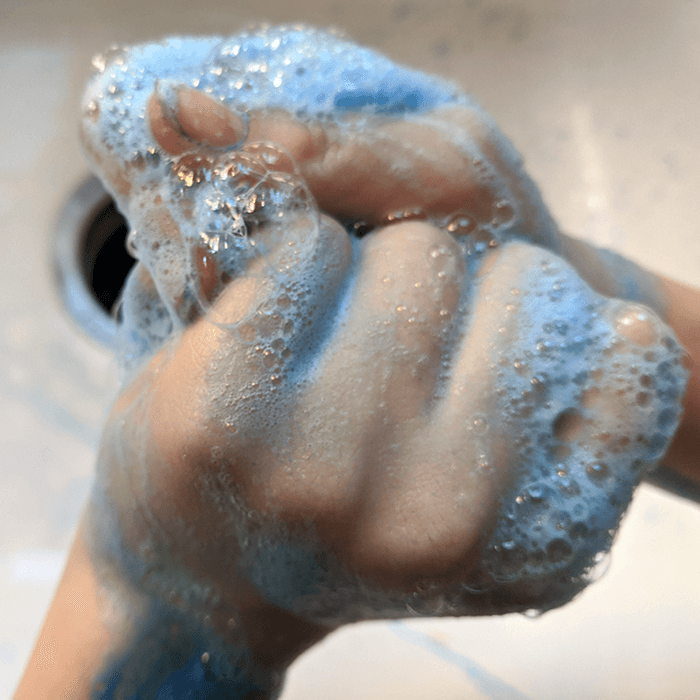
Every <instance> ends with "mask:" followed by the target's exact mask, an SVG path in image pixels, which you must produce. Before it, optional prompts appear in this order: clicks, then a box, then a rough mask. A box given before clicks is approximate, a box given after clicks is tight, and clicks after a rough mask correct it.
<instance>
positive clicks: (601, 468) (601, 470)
mask: <svg viewBox="0 0 700 700" xmlns="http://www.w3.org/2000/svg"><path fill="white" fill-rule="evenodd" d="M609 473H610V470H609V468H608V465H607V464H605V462H591V464H589V465H588V466H587V467H586V474H588V476H589V477H590V478H591V479H593V480H594V481H602V480H603V479H605V477H606V476H608V474H609Z"/></svg>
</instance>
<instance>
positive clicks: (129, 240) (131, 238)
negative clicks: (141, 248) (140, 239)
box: [124, 228, 138, 258]
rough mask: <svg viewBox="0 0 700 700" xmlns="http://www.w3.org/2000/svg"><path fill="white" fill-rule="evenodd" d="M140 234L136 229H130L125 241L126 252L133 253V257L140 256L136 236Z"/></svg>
mask: <svg viewBox="0 0 700 700" xmlns="http://www.w3.org/2000/svg"><path fill="white" fill-rule="evenodd" d="M137 235H138V232H137V230H136V229H133V228H132V229H129V233H128V234H127V236H126V239H125V241H124V247H125V248H126V252H127V253H129V255H131V257H132V258H138V254H137V252H136V236H137Z"/></svg>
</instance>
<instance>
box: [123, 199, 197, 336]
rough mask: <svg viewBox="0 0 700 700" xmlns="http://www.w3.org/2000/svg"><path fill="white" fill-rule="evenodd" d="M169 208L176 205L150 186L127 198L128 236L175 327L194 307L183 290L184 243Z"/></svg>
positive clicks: (186, 319)
mask: <svg viewBox="0 0 700 700" xmlns="http://www.w3.org/2000/svg"><path fill="white" fill-rule="evenodd" d="M156 202H157V203H156ZM173 211H175V212H177V209H174V208H173V207H172V205H171V204H170V202H167V201H164V200H163V198H162V197H160V196H156V195H155V194H154V192H153V191H152V190H151V189H143V190H139V192H137V193H135V194H133V195H132V197H131V200H130V202H129V221H130V224H131V227H132V229H131V235H130V240H131V242H132V245H133V247H134V248H135V252H136V256H137V258H138V260H139V261H140V262H141V263H142V264H143V265H144V266H145V267H146V268H147V269H148V272H149V275H150V278H151V282H152V284H153V285H155V288H156V289H157V290H158V293H159V295H160V298H161V301H162V303H163V304H164V305H165V307H166V308H167V309H168V311H169V313H170V316H171V319H172V323H173V327H174V328H175V329H178V328H180V327H182V325H184V324H186V323H189V322H190V321H191V320H192V314H193V313H195V314H196V313H197V312H198V311H197V309H194V308H193V305H194V304H195V299H194V298H192V297H191V295H188V294H187V286H188V281H187V275H188V269H187V254H186V247H185V243H184V241H183V237H182V230H181V225H180V223H179V222H178V221H177V220H176V219H175V218H174V216H173ZM177 213H181V212H177Z"/></svg>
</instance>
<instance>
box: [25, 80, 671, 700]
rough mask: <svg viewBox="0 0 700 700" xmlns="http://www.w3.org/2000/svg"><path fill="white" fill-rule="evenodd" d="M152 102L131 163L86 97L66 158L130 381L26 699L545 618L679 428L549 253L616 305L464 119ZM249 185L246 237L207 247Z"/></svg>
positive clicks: (628, 339) (597, 302)
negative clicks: (350, 637) (407, 622)
mask: <svg viewBox="0 0 700 700" xmlns="http://www.w3.org/2000/svg"><path fill="white" fill-rule="evenodd" d="M166 92H167V90H165V89H163V90H161V87H159V86H156V90H155V91H154V92H153V94H152V95H151V96H150V98H149V100H148V102H147V108H146V117H147V119H148V123H149V126H150V133H151V135H152V138H153V149H152V155H153V159H152V160H151V161H149V160H148V158H147V157H146V158H145V157H144V155H143V154H142V155H140V156H139V157H138V158H135V159H133V158H132V159H125V158H121V157H120V156H119V155H118V154H116V153H115V152H114V151H113V150H112V149H110V148H109V147H108V145H107V144H106V142H105V140H104V139H102V138H101V134H100V132H99V129H98V126H97V125H98V123H99V113H100V109H101V106H100V103H99V101H96V100H97V99H98V95H97V94H94V95H93V94H91V93H89V94H88V100H89V101H90V102H89V104H90V105H94V108H93V107H90V108H89V109H88V113H87V116H86V119H85V121H84V123H83V140H84V143H85V146H86V150H87V151H88V152H89V153H90V154H91V157H92V159H93V162H94V164H95V165H96V167H97V169H98V170H99V171H100V172H101V174H102V176H103V177H104V179H105V180H106V182H107V184H108V186H109V187H110V189H111V191H112V192H113V193H114V194H115V196H116V198H117V200H118V203H119V205H120V207H121V208H122V210H123V211H124V212H125V213H127V215H128V217H129V220H130V222H131V223H132V226H133V225H135V229H136V232H135V234H134V244H135V246H136V250H137V253H138V257H139V259H140V262H139V264H138V265H137V266H136V268H135V270H134V272H133V274H132V276H131V278H130V280H129V283H128V285H127V289H126V291H125V296H124V302H123V303H124V313H125V318H126V322H125V328H126V329H127V331H128V335H129V338H128V342H129V343H131V346H130V347H131V350H130V352H132V356H131V366H132V374H131V380H130V382H129V383H128V385H127V386H126V387H125V389H124V390H123V392H122V393H121V395H120V397H119V398H118V400H117V402H116V403H115V406H114V409H113V411H112V414H111V416H110V418H109V420H108V423H107V425H106V427H105V432H104V436H103V440H102V446H101V450H100V458H99V465H98V479H97V482H96V486H95V490H94V493H93V498H92V500H91V504H90V508H89V509H88V511H87V513H86V517H85V518H84V521H83V524H82V527H81V529H80V531H79V533H78V537H77V540H76V544H75V546H74V550H73V554H72V558H71V560H70V561H69V564H68V568H67V570H66V574H65V577H64V580H63V582H62V584H61V587H60V589H59V593H58V595H57V598H56V602H55V603H54V606H53V608H52V612H51V613H50V615H49V618H48V619H47V625H46V627H45V630H44V633H42V634H44V635H46V634H49V632H47V630H51V629H55V628H57V627H58V628H61V629H65V630H66V631H65V633H64V638H65V639H66V640H68V641H67V642H66V643H65V644H64V646H63V647H62V648H61V649H62V656H60V659H61V663H60V664H59V666H58V668H60V669H62V671H63V676H65V678H64V679H61V680H56V679H55V678H54V677H53V676H51V675H50V670H49V671H47V670H46V669H44V670H39V671H37V670H36V669H35V670H34V671H32V673H29V672H28V675H27V676H26V678H25V683H24V685H23V687H22V688H21V690H20V693H21V692H22V691H24V692H25V697H32V696H34V697H35V696H36V695H37V691H36V688H45V687H47V685H48V684H51V685H53V686H55V687H56V688H58V687H59V685H60V684H61V683H63V685H60V692H64V690H65V689H66V688H69V686H70V687H71V688H73V690H71V692H72V693H73V694H74V695H75V696H76V697H87V696H88V695H87V693H89V692H90V691H89V689H87V686H86V688H84V689H81V690H80V691H77V690H75V687H76V686H75V685H74V684H73V685H71V683H74V681H73V680H71V679H74V678H75V677H76V676H77V675H79V674H84V673H85V672H86V671H85V669H89V668H95V667H98V668H102V669H108V672H107V675H105V676H104V677H105V678H108V677H109V674H110V673H111V672H112V670H114V669H116V670H117V671H118V673H119V674H121V677H122V678H123V679H124V683H132V685H133V687H134V688H137V687H141V686H140V685H139V684H141V683H145V682H149V683H151V684H153V683H156V685H154V686H153V688H160V687H164V686H163V683H167V682H169V681H167V678H169V676H167V675H166V676H163V678H160V677H158V678H156V677H155V676H154V675H153V674H156V675H157V673H159V671H158V669H162V668H165V669H166V671H164V672H166V673H170V671H171V670H172V669H173V668H175V667H177V668H178V669H179V668H180V666H178V665H177V664H181V662H182V658H181V657H182V655H183V654H184V655H185V657H186V656H187V654H190V653H191V654H194V656H192V658H193V659H194V664H195V666H196V669H199V671H201V669H202V668H208V667H209V664H210V661H212V662H215V663H216V664H218V669H219V671H220V670H221V669H222V668H224V672H223V675H222V677H223V676H225V675H226V673H228V671H226V668H229V670H230V671H231V673H230V674H229V675H228V676H226V677H227V678H233V677H238V676H240V673H239V670H240V669H243V668H245V669H246V672H247V674H248V675H247V676H246V677H251V678H253V679H254V680H255V683H257V684H258V685H257V686H256V687H258V688H259V689H262V690H259V691H257V690H256V691H252V690H248V691H246V692H248V695H247V696H251V697H253V696H255V697H258V696H260V697H262V695H263V694H264V692H271V689H273V688H275V687H277V686H278V685H279V678H280V677H281V676H280V674H281V673H282V670H283V669H284V667H285V666H286V665H287V664H288V663H289V662H290V661H291V660H292V659H293V658H294V657H295V656H296V655H298V654H299V653H300V652H301V651H302V650H303V649H304V648H305V647H306V646H308V645H310V644H312V643H314V642H315V641H317V640H318V639H320V638H321V637H322V636H323V635H324V634H326V633H327V632H328V631H330V630H331V629H334V628H335V627H337V626H338V625H340V624H343V623H345V622H350V621H354V620H360V619H368V618H381V617H397V616H403V615H406V614H431V615H466V614H491V613H503V612H509V611H516V610H525V609H527V608H531V607H536V608H540V609H548V608H550V607H554V606H556V605H559V604H562V603H563V602H566V601H567V600H569V599H570V598H571V597H572V596H573V595H575V594H576V593H577V592H578V591H579V590H581V588H582V587H583V586H584V585H585V583H586V577H585V573H586V569H587V567H588V566H589V565H590V563H591V562H592V560H593V557H594V555H595V553H596V552H597V551H600V550H601V549H605V548H606V547H607V546H609V544H610V537H611V535H610V533H611V532H613V531H614V529H615V527H616V526H617V523H618V520H619V517H620V514H621V512H622V510H623V509H624V506H625V504H626V503H627V501H628V500H629V497H630V495H631V490H632V488H633V487H634V485H635V483H636V481H637V480H638V478H640V475H641V473H642V471H643V469H644V468H645V460H646V461H654V460H655V459H657V458H658V457H659V456H660V455H661V453H662V451H663V449H664V446H665V444H666V442H667V441H668V440H669V439H670V435H671V434H672V433H673V430H674V428H675V425H676V422H677V420H678V413H679V402H680V400H681V398H682V388H683V386H682V385H683V376H684V372H683V371H682V370H681V369H680V368H678V367H677V365H678V364H679V362H680V359H681V357H680V350H679V348H678V347H677V345H676V344H675V342H674V341H673V339H672V338H671V337H670V336H668V334H667V329H666V328H665V327H664V325H663V324H662V323H661V322H660V321H659V320H658V319H657V318H656V317H655V316H654V314H653V313H651V312H650V311H648V310H646V309H643V308H641V307H639V306H636V305H634V304H631V305H630V304H625V303H623V302H615V301H608V300H605V299H603V298H602V297H599V296H598V295H597V294H596V293H595V292H593V291H592V290H591V289H590V288H588V287H586V286H585V285H584V284H583V283H582V282H581V280H580V279H579V278H578V276H577V275H576V273H575V272H574V270H573V269H572V268H571V267H570V266H569V265H568V264H567V263H565V262H564V261H563V260H561V259H560V258H558V257H557V256H556V255H555V254H554V252H562V253H564V254H565V255H566V256H568V257H569V259H570V260H571V262H573V264H575V265H576V266H577V267H578V269H579V272H581V274H583V275H584V276H585V277H586V279H588V280H589V281H590V282H591V283H592V284H593V285H594V287H595V288H596V289H598V290H599V291H602V292H605V293H608V294H611V293H614V292H615V291H616V290H618V289H619V288H620V280H619V279H617V278H616V276H615V275H614V274H606V272H605V270H602V271H601V270H600V269H599V268H600V265H599V263H600V258H599V257H598V256H597V255H596V254H595V252H592V251H591V250H590V249H589V248H586V247H585V246H582V245H581V244H579V243H576V242H573V241H571V240H569V239H567V238H566V237H564V236H561V235H560V234H559V233H558V232H557V230H556V227H555V226H554V224H553V222H552V221H551V219H550V218H549V216H548V214H547V212H546V209H545V207H544V205H543V204H542V202H541V200H540V198H539V195H538V193H537V191H536V189H535V188H534V186H533V185H532V184H531V183H530V181H529V180H528V179H527V177H526V176H525V175H524V173H523V172H522V169H521V166H520V163H519V162H518V161H517V160H515V159H513V157H512V155H511V154H512V150H511V149H510V148H509V146H508V144H507V143H506V142H505V140H504V139H503V137H502V136H501V135H500V134H499V132H498V130H497V129H496V128H495V126H494V125H493V124H492V123H491V122H490V121H489V120H488V118H487V117H485V116H484V115H483V113H481V112H479V111H476V110H473V109H470V108H467V107H452V108H439V109H435V110H433V111H432V112H430V113H424V114H423V116H421V117H415V116H414V117H411V118H405V119H393V118H391V117H386V116H381V117H379V116H377V117H367V116H365V117H363V118H362V119H359V118H358V117H356V116H355V117H353V116H347V117H345V118H343V119H340V120H339V121H337V122H334V123H332V124H331V123H327V122H322V121H317V122H313V121H305V122H302V121H301V120H299V119H297V118H294V117H292V116H291V115H289V114H286V113H284V112H282V111H257V112H251V113H250V114H235V113H234V112H232V111H229V110H228V109H227V108H225V107H224V106H222V105H221V104H220V103H218V102H217V101H215V100H212V99H211V98H209V97H207V96H206V95H204V94H203V93H200V92H198V91H195V90H191V89H189V88H181V89H177V90H175V92H174V98H173V94H172V90H171V92H170V93H168V94H165V93H166ZM270 143H272V146H271V145H270ZM161 156H163V160H161V159H160V158H161ZM164 163H165V164H170V165H171V167H170V170H169V171H170V173H171V177H170V178H165V179H164V178H163V177H162V174H163V171H164V170H163V167H162V166H163V164H164ZM397 164H400V165H401V167H400V168H398V169H397ZM159 168H160V170H159ZM207 178H208V179H207ZM246 178H248V180H249V183H248V184H249V189H248V194H246V195H245V197H247V198H246V199H244V200H243V199H242V200H240V202H239V203H242V204H244V205H245V211H246V212H247V215H248V218H247V220H246V221H243V224H244V225H245V226H246V227H247V228H246V235H245V236H243V237H242V240H240V241H235V240H229V239H225V238H223V239H222V238H221V237H220V236H219V234H216V233H215V227H214V228H213V229H212V230H210V229H208V228H206V227H205V229H206V230H205V229H203V228H202V224H203V222H204V224H207V225H208V223H210V221H209V219H207V218H206V217H209V216H210V214H213V215H216V216H219V215H222V213H226V212H228V214H231V215H232V216H233V214H238V213H240V212H238V210H237V209H236V210H235V211H234V210H232V209H230V208H229V209H226V206H228V205H227V204H226V203H225V202H224V203H223V204H222V201H221V200H219V199H217V198H218V197H219V196H220V195H221V191H222V190H224V189H226V187H229V185H230V184H231V183H233V185H236V184H240V183H241V182H243V181H244V180H245V179H246ZM226 183H228V184H226ZM251 187H252V189H251ZM256 188H257V189H256ZM265 188H268V189H265ZM275 188H276V189H275ZM253 190H254V191H255V192H256V193H257V194H256V197H257V196H258V194H259V195H260V196H261V197H262V199H260V200H257V199H255V200H254V199H253V198H251V197H249V196H248V195H249V194H250V192H252V191H253ZM309 194H310V195H311V197H308V196H307V195H309ZM277 196H282V197H283V199H284V198H286V199H285V200H284V201H285V203H286V204H293V205H294V206H287V207H282V209H280V210H279V212H281V213H282V214H283V216H282V218H281V219H275V218H274V217H272V216H271V215H270V213H269V212H270V210H272V211H277V210H275V209H274V205H273V204H272V203H273V202H274V201H275V197H277ZM214 200H216V201H214ZM256 202H258V203H257V204H256ZM260 202H264V204H263V205H260ZM316 205H317V206H318V209H317V206H316ZM236 206H237V205H236ZM207 207H208V209H207ZM265 207H268V209H265ZM319 209H320V210H321V211H322V212H324V213H323V214H322V215H320V214H319V213H318V210H319ZM203 217H204V218H203ZM338 220H340V221H343V223H345V224H352V223H359V222H361V223H362V224H363V225H364V226H365V227H366V228H368V229H371V231H370V233H369V234H368V235H367V236H365V237H364V238H362V239H361V240H360V239H352V240H351V238H350V237H349V236H348V234H347V233H346V231H345V229H344V228H343V226H341V225H340V224H339V223H338ZM515 236H517V237H519V238H521V239H526V240H527V241H529V242H528V243H525V242H522V241H521V242H518V241H514V240H512V239H513V237H515ZM222 241H223V243H225V245H223V244H222ZM532 243H535V244H538V246H543V247H545V248H548V249H549V250H543V248H542V247H537V246H535V245H532ZM229 248H230V250H229V252H226V251H227V250H228V249H229ZM222 250H223V252H222ZM610 269H612V266H610V265H608V270H610ZM601 272H602V274H601ZM139 343H141V344H142V347H137V346H138V344H139ZM134 348H136V349H134ZM154 348H157V349H156V350H155V351H154ZM654 384H655V386H652V385H654ZM652 388H653V389H655V390H656V396H657V397H660V396H662V395H663V396H665V397H667V399H668V400H666V403H665V404H663V403H661V402H660V400H656V399H654V398H653V397H652V394H651V393H650V391H651V389H652ZM647 390H649V391H647ZM654 431H656V432H654ZM76 585H78V586H82V587H83V588H86V589H87V588H89V590H90V592H91V595H90V598H89V600H90V605H89V606H88V607H89V609H88V611H87V613H86V614H85V615H82V616H80V617H79V618H78V619H76V618H75V616H70V615H68V614H67V610H68V607H69V602H68V598H69V597H70V596H69V593H70V591H71V590H74V589H75V586H76ZM105 601H107V602H106V603H105ZM108 609H110V610H111V613H110V614H111V617H108V616H106V610H108ZM71 635H72V636H71ZM86 640H89V644H88V646H89V649H88V651H86V652H83V651H81V653H80V654H75V653H74V650H75V648H76V647H77V646H79V645H82V647H85V646H86V643H87V642H86ZM168 640H169V641H168ZM175 640H177V642H176V641H175ZM41 644H42V642H41V641H40V644H39V645H38V647H37V649H38V650H40V649H41ZM178 645H179V646H178ZM149 649H155V650H156V652H157V654H161V653H165V654H166V656H167V659H166V660H165V661H163V659H164V658H165V657H163V656H156V657H154V658H151V657H149V656H148V653H150V652H147V651H144V650H149ZM164 649H173V650H174V651H168V652H167V653H166V652H164V651H163V650H164ZM205 649H206V651H204V650H205ZM209 650H211V653H210V651H209ZM37 654H38V652H35V658H34V660H33V662H32V663H34V666H35V667H39V666H41V663H40V661H41V660H40V659H39V660H38V661H37V659H38V656H37ZM168 654H170V656H168ZM39 656H40V654H39ZM171 657H172V658H171ZM185 657H183V658H185ZM57 658H58V657H57ZM76 659H77V660H76ZM64 662H65V663H64ZM189 663H190V661H189V660H188V662H187V664H189ZM227 663H228V664H229V667H226V664H227ZM76 664H82V666H81V667H80V669H79V670H78V671H75V668H77V666H76ZM187 664H185V666H184V667H183V668H185V670H187V669H188V668H190V666H188V665H187ZM222 664H223V666H222ZM30 668H34V667H31V666H30ZM192 668H194V667H192ZM168 669H169V670H168ZM193 672H194V671H193ZM41 673H43V674H44V676H43V677H40V676H41ZM187 673H189V671H187ZM212 673H213V671H212ZM217 673H218V671H217ZM47 674H49V676H47ZM115 677H116V676H115ZM183 677H184V676H183ZM32 679H33V680H32ZM37 679H39V680H37ZM64 681H65V682H64ZM246 682H247V681H246ZM251 682H252V681H251ZM32 683H34V685H32ZM122 690H123V689H122ZM229 690H230V688H229ZM42 692H43V691H42ZM97 692H98V693H99V692H101V691H100V690H99V688H98V691H97ZM124 692H126V691H124ZM236 692H237V693H238V694H240V695H241V696H242V695H243V693H242V692H240V689H239V688H238V686H236ZM57 693H59V690H57ZM81 693H82V694H81ZM255 693H258V694H257V695H256V694H255ZM44 694H45V693H44ZM18 697H19V696H18ZM56 697H59V694H56Z"/></svg>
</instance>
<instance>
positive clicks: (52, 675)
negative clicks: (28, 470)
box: [15, 525, 140, 700]
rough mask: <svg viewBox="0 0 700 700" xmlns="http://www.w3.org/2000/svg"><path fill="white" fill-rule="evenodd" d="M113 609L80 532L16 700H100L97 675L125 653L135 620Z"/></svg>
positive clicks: (115, 607) (127, 614)
mask: <svg viewBox="0 0 700 700" xmlns="http://www.w3.org/2000/svg"><path fill="white" fill-rule="evenodd" d="M139 612H140V611H139V610H138V609H136V610H133V611H128V610H126V609H125V608H123V607H121V606H114V605H111V604H110V600H109V596H108V595H107V591H106V590H105V588H104V586H103V585H102V584H101V583H100V581H99V580H98V577H97V575H96V572H95V569H94V567H93V565H92V562H91V560H90V556H89V554H88V550H87V548H86V546H85V541H84V538H83V527H82V525H81V526H80V527H79V528H78V531H77V533H76V537H75V540H74V542H73V545H72V547H71V551H70V555H69V557H68V562H67V564H66V568H65V571H64V573H63V577H62V578H61V581H60V583H59V587H58V590H57V592H56V596H55V598H54V600H53V603H52V604H51V608H50V609H49V613H48V615H47V617H46V620H45V622H44V626H43V629H42V630H41V633H40V635H39V639H38V641H37V643H36V646H35V648H34V651H33V653H32V656H31V658H30V660H29V664H28V665H27V668H26V671H25V674H24V677H23V678H22V681H21V683H20V686H19V688H18V690H17V693H16V695H15V700H36V699H37V698H46V699H47V700H52V699H54V698H55V699H56V700H67V699H68V698H70V700H83V699H85V700H87V698H92V697H95V694H96V692H97V688H96V687H95V676H96V671H98V670H99V669H100V668H102V667H103V666H104V664H105V660H106V659H109V658H110V657H114V656H117V655H119V654H120V653H122V652H123V648H124V646H125V643H126V640H127V639H128V638H129V637H130V632H131V631H132V628H133V621H132V619H130V618H131V616H132V614H138V613H139Z"/></svg>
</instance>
